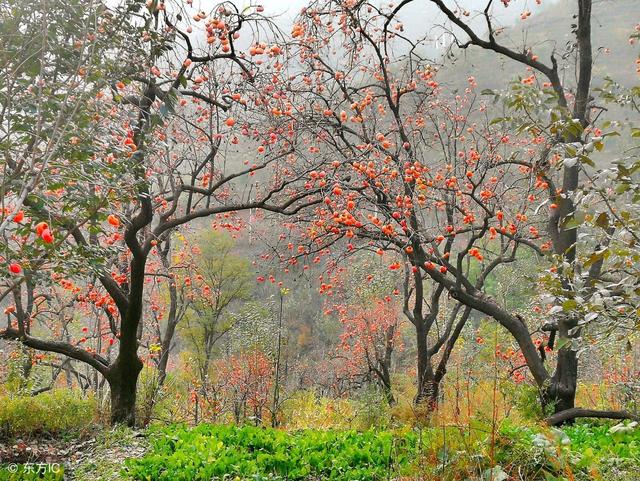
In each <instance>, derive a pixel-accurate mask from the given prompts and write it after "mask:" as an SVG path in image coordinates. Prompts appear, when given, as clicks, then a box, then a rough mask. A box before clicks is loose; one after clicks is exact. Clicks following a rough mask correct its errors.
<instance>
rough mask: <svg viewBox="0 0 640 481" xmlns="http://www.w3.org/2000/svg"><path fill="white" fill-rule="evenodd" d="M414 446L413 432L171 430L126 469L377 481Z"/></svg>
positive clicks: (188, 475)
mask: <svg viewBox="0 0 640 481" xmlns="http://www.w3.org/2000/svg"><path fill="white" fill-rule="evenodd" d="M416 446H417V436H416V435H415V434H413V433H410V434H407V435H404V436H402V437H398V436H396V435H394V434H393V433H391V432H383V431H366V432H363V433H358V432H356V431H315V430H304V431H297V432H289V433H287V432H284V431H278V430H273V429H260V428H254V427H235V426H212V425H200V426H198V427H196V428H194V429H188V428H186V427H183V426H174V427H168V428H164V429H162V430H160V431H158V432H157V433H156V436H155V440H154V441H153V450H152V452H151V453H150V454H148V455H147V456H145V457H144V458H142V459H139V460H130V461H128V462H127V463H126V466H127V468H126V469H127V472H128V474H129V475H131V476H132V478H133V479H135V480H150V479H153V480H159V481H160V480H172V481H173V480H175V481H180V480H185V481H186V480H207V481H208V480H215V479H229V477H234V476H235V477H236V479H239V480H240V479H241V480H245V479H246V480H248V479H252V480H263V479H272V480H282V479H287V480H305V479H323V480H347V479H349V480H354V479H357V480H362V481H365V480H378V479H388V478H389V477H391V476H392V474H397V473H398V472H401V473H402V472H405V471H406V470H407V469H408V467H409V465H410V462H411V460H412V459H413V457H414V455H415V450H416Z"/></svg>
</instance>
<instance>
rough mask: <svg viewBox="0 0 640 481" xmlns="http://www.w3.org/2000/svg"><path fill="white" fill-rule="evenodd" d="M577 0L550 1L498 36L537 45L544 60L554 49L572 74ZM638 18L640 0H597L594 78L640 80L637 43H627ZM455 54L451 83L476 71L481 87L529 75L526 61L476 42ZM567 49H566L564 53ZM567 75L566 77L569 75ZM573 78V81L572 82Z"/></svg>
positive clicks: (445, 75) (447, 75)
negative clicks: (522, 61)
mask: <svg viewBox="0 0 640 481" xmlns="http://www.w3.org/2000/svg"><path fill="white" fill-rule="evenodd" d="M576 11H577V1H576V0H561V1H560V2H558V3H554V4H550V5H549V6H548V7H547V8H546V9H544V10H543V11H541V12H539V13H537V14H535V15H532V16H531V17H530V18H529V19H527V20H523V21H517V22H516V24H515V25H514V26H511V27H509V28H506V29H505V30H504V31H503V32H502V33H501V34H500V35H499V36H498V37H497V40H498V41H499V42H500V43H502V44H504V45H506V46H508V47H511V48H513V49H516V50H522V49H523V46H525V45H526V46H529V47H532V48H533V52H534V53H535V54H537V55H539V56H540V58H541V59H542V60H544V61H545V63H550V61H549V56H550V54H551V52H552V51H553V50H554V49H555V51H556V57H557V58H558V62H559V64H560V66H561V67H562V66H563V67H564V75H565V76H574V75H575V74H574V66H573V62H574V59H575V57H574V56H573V55H571V54H570V53H568V51H570V49H571V45H572V43H573V42H574V41H575V36H574V35H573V34H572V24H573V23H575V19H574V18H573V15H575V13H576ZM638 22H640V0H595V1H594V6H593V17H592V39H593V49H594V57H595V65H594V77H593V78H594V82H596V84H597V83H598V79H602V78H603V77H605V76H610V77H612V78H614V79H615V80H616V81H618V82H620V83H621V84H623V85H627V86H629V85H637V84H638V83H640V77H639V76H638V74H637V73H636V65H635V59H636V58H637V56H638V51H639V46H638V45H637V44H636V45H630V44H629V36H630V35H631V34H632V33H633V29H634V26H635V25H636V24H637V23H638ZM452 53H453V54H454V58H447V59H445V60H444V63H445V68H443V70H442V72H441V77H440V78H441V80H444V81H445V82H447V83H450V84H452V85H453V86H463V85H464V84H466V79H467V78H468V77H469V75H473V76H474V77H475V78H476V81H477V82H478V85H479V87H480V88H502V87H504V86H505V85H506V82H508V81H510V80H513V79H515V78H517V77H518V76H522V77H524V76H528V73H527V72H526V70H525V68H524V67H523V66H522V65H519V64H518V63H516V62H514V61H512V60H510V59H508V58H506V57H502V56H498V55H496V54H493V53H491V52H486V51H484V50H482V49H481V48H478V47H469V48H468V49H467V50H460V49H457V48H454V49H453V51H452ZM563 54H566V56H565V58H564V59H563V58H562V57H563ZM570 79H571V78H570V77H569V78H568V79H567V80H570ZM569 83H573V82H569Z"/></svg>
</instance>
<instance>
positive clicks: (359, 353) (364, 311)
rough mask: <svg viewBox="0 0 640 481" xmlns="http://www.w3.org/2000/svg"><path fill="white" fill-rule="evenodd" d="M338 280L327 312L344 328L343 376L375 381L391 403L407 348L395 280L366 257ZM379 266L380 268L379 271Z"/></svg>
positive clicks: (340, 354) (340, 353)
mask: <svg viewBox="0 0 640 481" xmlns="http://www.w3.org/2000/svg"><path fill="white" fill-rule="evenodd" d="M353 264H354V267H352V268H350V269H346V270H345V271H343V272H341V273H340V274H338V276H336V277H334V279H333V282H334V284H335V286H334V288H333V289H332V292H333V293H334V295H333V296H331V297H330V298H328V301H329V306H328V308H327V309H326V310H325V314H330V313H335V314H336V315H337V318H338V320H339V322H340V324H341V325H342V332H341V333H340V344H339V347H338V349H337V352H336V357H337V358H338V359H339V360H340V361H341V362H340V366H341V367H340V371H341V372H340V373H338V375H339V376H342V377H346V378H348V379H353V380H354V381H356V383H357V384H358V385H359V384H362V383H363V382H373V383H374V384H375V385H377V386H379V387H380V389H381V390H382V392H383V393H384V395H385V397H386V399H387V401H388V402H389V403H394V402H395V399H394V397H393V392H392V378H391V374H392V369H393V366H392V362H393V354H394V351H397V350H399V349H402V338H401V306H400V303H399V302H398V296H396V295H394V294H393V293H394V292H396V293H398V289H397V287H395V286H394V285H393V284H394V280H395V281H396V282H397V283H398V284H399V282H398V281H399V279H398V276H395V278H394V276H388V275H387V272H385V270H381V269H380V266H376V265H375V263H374V262H371V260H370V259H369V260H368V261H367V259H366V258H364V259H358V261H355V262H353ZM376 267H377V269H376Z"/></svg>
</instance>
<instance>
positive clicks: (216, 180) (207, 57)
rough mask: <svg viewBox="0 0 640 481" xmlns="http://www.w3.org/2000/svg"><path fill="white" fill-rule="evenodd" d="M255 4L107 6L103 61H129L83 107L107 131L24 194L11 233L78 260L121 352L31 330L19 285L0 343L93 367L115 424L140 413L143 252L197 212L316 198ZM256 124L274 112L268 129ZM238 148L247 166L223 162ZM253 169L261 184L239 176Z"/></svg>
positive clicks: (101, 25)
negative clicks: (108, 49)
mask: <svg viewBox="0 0 640 481" xmlns="http://www.w3.org/2000/svg"><path fill="white" fill-rule="evenodd" d="M261 11H262V9H261V8H259V7H251V8H249V9H248V10H245V11H242V12H241V11H239V10H238V9H237V8H236V7H235V6H234V5H233V4H231V3H230V2H226V3H222V4H221V5H219V6H216V7H214V8H213V9H212V10H210V11H207V12H195V13H191V12H190V8H188V6H187V5H183V4H182V3H181V2H175V3H169V2H156V1H152V2H149V3H148V4H146V5H145V4H143V3H141V2H139V1H131V2H125V3H123V4H119V5H117V6H115V7H112V8H108V7H107V6H103V10H102V13H101V15H100V17H99V19H98V21H97V27H95V28H96V32H95V34H96V35H98V34H104V35H115V34H116V33H117V34H119V37H118V38H119V39H120V40H119V41H118V42H114V44H113V51H112V55H113V56H114V58H115V59H116V60H117V61H118V62H120V65H121V66H123V67H126V68H122V69H121V70H120V71H119V72H118V75H117V76H106V77H103V78H101V79H99V81H96V82H97V85H98V86H99V87H101V88H100V89H99V91H98V92H97V94H96V97H95V99H92V101H91V102H89V103H88V104H87V105H85V106H84V107H83V108H86V109H87V111H88V112H90V113H91V115H92V116H93V117H92V119H93V121H94V122H95V124H96V125H100V127H101V129H102V132H103V134H102V135H94V136H89V135H86V136H84V137H81V138H79V139H78V140H77V142H76V143H77V145H82V146H90V148H89V147H87V149H89V151H90V154H87V155H86V156H85V157H83V158H79V159H75V158H74V159H71V160H69V159H64V160H63V159H61V161H60V162H61V163H60V169H59V170H58V171H57V172H58V174H59V175H60V178H61V179H63V182H62V183H61V184H60V185H58V187H57V190H51V189H48V188H45V189H44V190H42V191H40V190H39V191H38V192H37V194H38V195H37V196H34V198H32V199H31V200H29V199H27V200H28V202H27V201H25V207H26V209H25V216H28V218H29V219H30V222H29V223H26V224H25V226H24V229H25V232H24V233H23V234H22V237H21V238H20V239H18V241H19V242H20V243H21V244H22V245H25V244H26V245H28V244H30V243H32V242H34V240H33V239H34V237H35V238H36V239H38V240H36V242H37V243H40V242H43V243H44V244H47V245H50V248H51V249H54V248H55V249H56V250H57V251H58V252H59V251H64V252H67V253H68V258H67V259H65V265H64V269H65V271H66V272H74V269H72V267H73V268H75V271H76V273H75V274H74V275H76V276H78V277H83V278H84V279H85V282H86V283H91V284H92V285H93V281H95V285H94V288H96V289H97V290H98V291H99V294H98V297H102V296H106V297H107V300H106V301H105V302H104V303H103V304H102V306H103V307H105V308H107V309H109V316H110V321H111V322H110V326H111V329H112V331H113V335H114V338H115V339H116V343H117V346H116V347H114V350H117V355H115V356H114V358H113V359H112V360H108V359H107V358H106V357H104V355H103V354H102V353H100V352H94V351H93V350H87V349H85V348H84V347H83V346H79V345H77V344H72V343H68V342H60V341H54V340H51V339H45V338H39V337H36V336H34V335H32V334H33V333H32V332H31V330H30V327H29V326H30V324H31V322H32V320H31V319H30V316H29V315H28V314H27V312H26V311H24V310H22V309H20V308H19V306H20V304H21V296H23V295H25V293H24V292H23V290H22V289H21V288H20V287H19V286H18V287H17V288H15V289H14V290H13V297H14V301H15V305H16V309H15V311H14V312H12V314H11V316H9V322H8V325H7V327H6V329H4V330H3V331H2V337H3V338H5V339H17V340H19V341H20V342H22V343H23V344H24V345H26V346H28V347H31V348H34V349H39V350H44V351H53V352H56V353H59V354H62V355H64V356H68V357H71V358H73V359H75V360H78V361H81V362H84V363H87V364H89V365H91V366H92V367H93V368H94V369H96V370H97V371H98V372H99V373H101V374H102V375H103V376H104V378H105V379H106V380H107V382H108V384H109V386H110V393H111V410H112V416H111V419H112V421H113V422H124V423H128V424H133V423H134V421H135V418H134V406H135V399H136V384H137V379H138V375H139V373H140V370H141V368H142V362H141V360H140V359H139V356H138V347H139V343H140V339H139V336H140V332H141V331H142V329H141V326H142V324H143V306H144V293H145V286H146V283H147V279H148V278H147V275H146V267H147V261H148V260H149V256H150V253H151V251H152V250H153V249H154V248H155V247H156V246H157V245H158V244H159V243H161V242H162V241H163V240H164V239H165V238H166V237H168V236H169V235H170V233H171V232H172V231H173V230H174V229H176V228H177V227H179V226H181V225H184V224H186V223H189V222H191V221H193V220H195V219H198V218H203V217H208V216H214V217H215V216H219V218H220V221H221V222H227V223H229V222H233V217H234V214H233V213H234V212H238V211H240V210H245V209H265V210H268V211H272V212H276V213H280V214H293V213H295V212H296V211H297V210H299V209H301V208H302V207H303V206H305V205H307V204H309V203H315V202H317V200H316V199H313V198H312V199H310V200H308V201H307V200H305V199H307V197H308V196H309V195H310V192H307V191H304V192H301V193H297V192H296V191H295V190H294V186H295V185H296V183H297V182H298V180H299V178H300V177H301V173H303V172H306V171H307V170H308V163H307V159H305V158H304V156H302V157H298V158H295V157H294V156H293V155H292V154H293V152H292V149H291V143H292V142H293V140H294V137H295V135H296V133H295V131H293V130H292V129H291V128H290V121H289V120H287V119H288V109H289V108H290V107H289V106H288V105H286V102H284V100H283V99H282V98H281V97H280V95H279V93H278V91H277V85H278V82H279V78H280V75H281V73H280V68H281V67H280V66H281V64H280V62H279V60H278V59H279V57H280V55H281V53H282V48H281V47H279V46H278V45H274V44H269V45H267V44H266V43H264V42H263V41H261V40H259V38H260V35H262V36H265V35H267V33H269V34H270V33H271V32H266V31H265V29H264V28H263V27H262V26H265V28H267V29H268V28H269V27H268V26H270V25H271V24H270V23H269V22H268V19H265V18H264V17H263V16H262V15H261ZM247 30H249V31H250V35H251V39H249V40H248V44H249V45H248V47H247V50H246V52H245V51H242V52H240V51H239V50H238V48H237V47H236V42H237V40H238V38H239V37H240V35H241V32H246V31H247ZM122 32H124V34H123V33H122ZM92 33H93V32H92ZM125 34H126V35H125ZM265 119H271V120H272V121H271V122H270V124H269V127H265V125H266V124H265ZM105 130H106V132H105ZM240 138H242V139H243V140H242V142H241V141H240V140H239V139H240ZM243 144H244V145H243ZM236 146H237V147H236ZM244 148H246V149H247V152H250V154H249V156H250V157H255V160H254V159H252V160H247V161H243V160H242V159H241V158H240V159H237V160H236V159H235V158H231V155H230V154H231V152H234V151H240V150H241V149H244ZM294 160H296V163H295V165H294ZM254 175H255V176H256V179H258V182H257V183H253V182H252V183H249V182H247V181H248V180H253V179H252V177H253V176H254ZM43 185H44V184H43ZM249 186H250V187H249ZM245 187H246V188H245ZM62 193H64V194H65V195H61V194H62ZM83 219H84V220H83ZM224 219H227V220H224ZM29 258H30V257H29ZM43 267H44V266H42V265H36V264H32V265H26V263H25V265H23V266H22V271H23V272H24V274H21V273H16V275H25V276H31V275H34V274H38V275H40V276H41V278H42V279H46V278H47V272H46V271H45V270H44V268H43ZM34 271H37V272H34ZM42 287H44V286H43V285H42Z"/></svg>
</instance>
